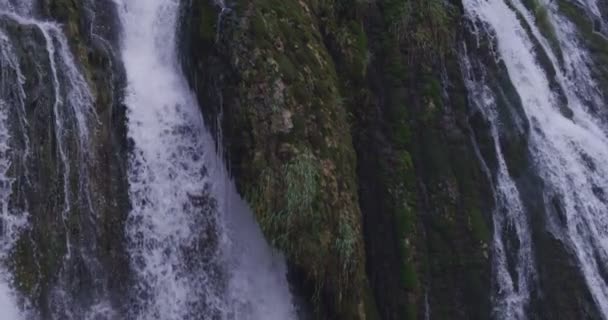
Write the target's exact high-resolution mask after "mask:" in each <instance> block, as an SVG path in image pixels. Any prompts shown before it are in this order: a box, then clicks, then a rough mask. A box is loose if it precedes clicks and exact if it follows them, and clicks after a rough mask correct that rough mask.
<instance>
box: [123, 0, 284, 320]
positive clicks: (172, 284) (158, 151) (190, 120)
mask: <svg viewBox="0 0 608 320" xmlns="http://www.w3.org/2000/svg"><path fill="white" fill-rule="evenodd" d="M118 5H119V7H120V16H121V20H122V23H123V27H124V31H123V32H124V35H123V36H124V37H123V41H122V42H123V44H122V55H123V60H124V64H125V67H126V71H127V80H128V86H127V89H128V92H127V97H126V104H127V106H128V119H129V125H128V130H129V137H130V139H131V140H132V141H133V151H132V155H131V159H130V172H129V181H130V193H129V194H130V198H131V202H132V206H133V209H132V212H131V213H130V216H129V219H128V222H127V231H126V232H127V235H128V242H129V244H128V250H129V253H130V256H131V261H132V263H131V264H132V269H133V271H134V273H135V278H136V279H135V282H136V288H135V289H134V290H133V291H134V292H133V297H134V298H133V303H132V305H131V306H130V310H131V311H130V317H131V318H134V319H146V320H148V319H167V320H169V319H176V320H177V319H291V318H294V308H293V305H292V301H291V298H290V293H289V289H288V285H287V280H286V275H285V274H286V268H285V264H284V262H283V261H282V260H281V258H280V257H278V256H276V255H275V254H273V252H272V251H271V249H270V247H269V246H268V245H267V244H266V243H265V242H264V240H263V237H262V235H261V232H260V230H259V229H258V227H257V225H256V224H255V221H254V220H253V218H252V216H251V213H250V212H249V211H248V209H247V206H246V204H245V203H243V201H242V200H241V199H240V198H239V197H238V196H237V194H236V191H235V189H234V186H233V184H232V183H231V182H230V181H229V178H228V175H227V174H226V172H225V170H224V169H223V165H222V164H221V163H222V162H221V161H220V160H219V158H218V156H217V154H216V150H215V144H214V143H213V141H212V139H211V136H210V134H209V133H208V132H207V131H206V129H205V127H204V124H203V118H202V115H201V112H200V110H199V108H198V106H197V104H196V102H195V101H196V100H195V99H194V97H193V94H192V93H191V92H190V91H189V89H188V86H187V83H186V81H185V79H184V77H183V76H182V74H181V71H180V68H179V65H178V62H177V58H176V43H175V42H176V40H175V32H176V30H175V29H176V22H177V21H176V20H177V19H178V17H177V12H178V6H179V1H177V0H130V1H124V2H122V3H118Z"/></svg>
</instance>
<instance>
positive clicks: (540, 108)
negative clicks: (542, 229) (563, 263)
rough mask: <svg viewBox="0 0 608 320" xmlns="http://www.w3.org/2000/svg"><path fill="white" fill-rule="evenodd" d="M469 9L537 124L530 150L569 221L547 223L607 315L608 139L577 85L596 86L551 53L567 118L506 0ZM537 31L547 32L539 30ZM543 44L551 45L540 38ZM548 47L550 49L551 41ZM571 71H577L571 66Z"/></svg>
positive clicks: (472, 0)
mask: <svg viewBox="0 0 608 320" xmlns="http://www.w3.org/2000/svg"><path fill="white" fill-rule="evenodd" d="M514 3H515V4H516V8H517V7H518V8H519V9H520V10H522V11H523V10H525V9H524V8H523V6H521V5H520V4H519V5H518V3H519V2H518V1H515V2H514ZM465 8H466V11H467V13H468V15H469V16H470V17H471V18H473V19H477V20H480V21H482V22H484V23H486V24H487V25H489V26H490V27H491V29H492V30H493V31H494V35H495V37H496V39H497V42H498V52H499V56H500V57H501V58H502V60H503V61H504V63H505V65H506V67H507V70H508V73H509V76H510V78H511V81H512V83H513V84H514V86H515V88H516V89H517V92H518V93H519V96H520V98H521V100H522V103H523V106H524V109H525V112H526V115H527V117H528V120H529V121H530V123H531V126H532V129H531V131H530V148H531V153H532V156H533V160H534V165H535V167H537V168H538V169H539V170H540V174H541V177H542V178H543V180H544V181H545V182H546V183H547V187H548V188H547V190H546V193H545V197H546V199H545V202H546V203H547V206H551V204H552V203H553V202H552V201H553V199H555V198H557V199H558V200H559V202H560V203H561V205H562V206H563V211H564V215H565V217H564V218H563V219H565V221H563V222H561V221H560V217H556V216H550V217H548V219H549V221H550V225H549V226H548V227H549V229H550V230H551V231H552V232H553V233H554V234H555V235H556V236H557V237H558V238H560V239H562V241H563V242H564V243H565V244H566V245H568V246H570V247H571V248H572V252H573V253H574V254H575V255H576V257H577V258H578V262H579V265H580V268H581V270H582V274H583V276H584V278H585V279H586V281H587V284H588V287H589V290H590V291H591V294H592V296H593V298H594V299H595V302H596V304H597V306H598V308H599V309H600V311H601V313H602V314H603V316H604V317H605V318H608V287H607V286H606V282H605V280H604V279H603V278H602V275H601V270H600V268H601V266H602V265H605V264H606V262H608V255H607V253H608V251H607V249H608V207H607V204H606V200H605V199H601V195H598V190H608V189H606V188H607V187H608V137H607V136H606V134H605V132H604V130H603V129H602V127H601V123H600V122H599V120H597V119H595V118H594V116H593V115H591V114H590V113H589V111H588V110H587V108H585V106H584V104H583V103H582V102H581V100H580V95H579V93H580V91H579V90H577V88H580V87H583V88H584V87H585V86H587V88H593V86H594V84H593V83H592V82H591V81H589V79H588V77H587V76H586V75H585V73H584V69H583V70H578V75H576V73H572V74H567V76H566V75H564V74H561V71H560V70H559V66H558V65H557V64H556V61H555V56H553V55H551V54H550V55H549V56H550V58H551V60H552V62H553V64H554V66H555V68H556V69H557V72H558V74H557V81H558V83H560V85H561V86H562V88H563V90H564V91H565V94H566V97H567V98H568V107H569V108H570V109H571V110H572V111H573V113H574V117H573V119H568V118H567V117H565V116H564V115H562V113H561V112H560V110H559V107H558V106H559V101H558V100H557V99H558V98H557V96H556V94H555V93H554V92H553V91H552V90H551V87H550V85H549V81H548V80H547V76H546V74H545V72H544V70H543V69H542V68H541V67H540V65H539V63H538V61H537V57H536V56H535V54H534V52H535V49H534V47H533V45H532V41H531V39H530V38H529V36H528V34H527V33H526V31H525V30H524V28H523V27H522V26H521V24H520V21H518V19H517V17H516V15H515V13H514V12H513V11H512V10H511V9H510V8H509V7H508V6H507V5H506V4H505V3H504V2H503V0H489V1H480V0H467V1H465ZM524 13H525V12H524ZM529 19H530V17H529V15H528V20H529ZM557 32H558V34H560V37H561V38H560V42H561V43H568V46H564V47H565V48H566V51H565V52H564V53H565V54H564V55H565V56H566V59H571V60H567V61H568V62H569V64H574V65H573V66H574V68H577V67H576V65H575V62H574V60H573V59H580V57H584V54H583V53H581V52H577V51H581V49H580V48H578V49H577V48H576V47H575V45H574V43H573V42H572V41H571V40H566V38H564V34H566V35H567V33H565V31H564V30H563V29H562V30H560V29H558V30H557ZM533 34H534V35H535V36H536V37H541V36H540V33H539V32H538V30H536V28H535V27H533ZM540 41H541V43H544V44H545V45H546V43H547V42H546V41H545V40H543V39H542V38H540ZM545 49H546V50H548V49H547V47H546V46H545ZM575 49H576V50H575ZM577 69H578V68H577ZM568 70H569V71H573V69H571V66H568V67H567V68H566V72H568ZM571 79H576V80H577V81H576V82H573V81H572V80H571ZM596 100H597V99H596ZM601 192H604V191H601ZM564 224H565V226H563V225H564Z"/></svg>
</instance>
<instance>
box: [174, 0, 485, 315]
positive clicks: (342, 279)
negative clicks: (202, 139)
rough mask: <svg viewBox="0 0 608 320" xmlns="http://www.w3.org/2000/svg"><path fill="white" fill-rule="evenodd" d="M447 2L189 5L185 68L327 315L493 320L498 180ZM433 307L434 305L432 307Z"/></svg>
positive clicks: (297, 274)
mask: <svg viewBox="0 0 608 320" xmlns="http://www.w3.org/2000/svg"><path fill="white" fill-rule="evenodd" d="M459 10H460V9H459V8H458V6H454V7H452V6H448V7H446V6H444V5H443V3H442V2H441V1H430V2H429V1H412V2H402V1H385V2H383V3H375V2H356V3H351V2H347V1H326V2H321V3H319V2H315V1H271V0H267V1H256V2H255V3H254V2H252V1H237V2H235V3H231V6H230V8H229V9H224V10H222V9H221V8H220V7H219V6H218V5H216V4H215V3H214V2H207V1H199V2H192V3H190V4H187V7H186V8H185V10H183V14H184V21H185V23H184V25H183V27H182V33H181V35H182V54H183V63H184V70H185V73H186V74H187V76H188V78H189V81H190V83H191V85H192V87H193V89H194V90H195V91H196V93H197V95H198V99H199V102H200V104H201V106H202V108H203V113H204V114H205V116H206V119H207V123H208V125H209V126H210V127H211V128H213V129H214V131H215V132H216V133H217V135H216V138H217V141H218V144H219V145H221V146H222V148H223V151H224V152H225V155H226V158H227V159H228V163H229V166H230V169H231V171H232V173H233V174H234V176H235V178H236V181H237V184H238V186H239V190H240V191H241V193H242V194H244V195H245V196H246V198H247V199H248V201H249V202H250V204H251V205H252V207H253V210H254V212H255V213H256V215H257V217H258V221H259V222H260V224H261V225H262V228H263V230H264V231H265V234H266V236H267V237H268V238H269V239H270V240H271V241H272V242H273V243H274V244H275V245H276V246H277V247H278V248H280V249H281V250H282V251H284V252H285V253H286V255H287V257H288V260H289V262H290V264H291V266H292V268H291V269H292V273H293V283H295V284H296V285H297V287H298V288H299V289H300V290H302V292H303V293H304V294H305V295H306V296H307V297H308V299H309V301H310V302H311V303H312V305H313V308H314V310H315V317H316V318H319V319H365V318H367V319H375V318H381V319H404V318H406V319H418V318H422V317H424V316H425V315H426V314H427V313H428V310H427V309H431V310H433V311H432V312H433V313H432V314H433V318H451V319H484V318H487V317H488V316H489V313H490V310H489V308H490V301H489V296H490V295H489V294H488V293H489V284H490V264H489V257H488V254H489V253H488V245H489V244H488V241H489V237H490V230H489V227H488V221H489V219H490V218H489V216H488V215H487V214H486V213H488V212H490V209H491V207H492V203H491V202H492V200H491V199H492V196H491V194H489V191H488V190H490V188H489V182H488V181H487V178H486V177H485V175H484V174H483V172H482V170H481V169H480V165H479V163H478V161H477V158H476V155H475V152H474V150H473V146H472V144H471V140H470V139H469V131H470V129H469V123H468V113H469V109H468V106H467V99H466V94H465V89H464V87H463V86H462V85H461V84H459V83H461V81H460V78H461V77H460V75H459V66H458V64H457V60H456V53H455V51H454V50H452V48H455V46H454V44H455V43H456V36H457V35H458V30H459V29H460V22H459V19H458V16H459V14H460V12H459ZM425 306H427V307H425Z"/></svg>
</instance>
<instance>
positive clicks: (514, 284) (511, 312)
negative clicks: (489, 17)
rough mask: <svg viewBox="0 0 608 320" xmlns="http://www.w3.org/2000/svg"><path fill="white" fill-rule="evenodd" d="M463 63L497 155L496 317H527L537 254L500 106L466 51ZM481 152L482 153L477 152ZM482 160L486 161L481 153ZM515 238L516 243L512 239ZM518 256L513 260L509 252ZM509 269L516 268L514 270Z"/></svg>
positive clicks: (495, 233) (494, 218)
mask: <svg viewBox="0 0 608 320" xmlns="http://www.w3.org/2000/svg"><path fill="white" fill-rule="evenodd" d="M461 65H462V67H463V76H464V81H465V85H466V87H467V90H468V91H469V95H470V97H471V98H470V99H471V102H472V104H473V106H474V107H475V108H477V109H478V110H479V111H480V112H481V113H482V114H483V115H484V116H485V118H486V119H487V120H488V121H489V122H490V126H491V127H490V135H491V137H492V143H493V145H494V151H495V153H496V158H497V168H496V172H495V173H494V174H492V173H491V172H490V169H489V168H488V166H487V165H484V166H483V167H484V168H485V171H486V173H487V174H488V176H490V179H491V180H492V181H493V182H494V185H495V188H494V190H493V191H494V195H495V202H496V209H495V211H494V213H493V216H492V218H493V227H494V237H493V241H494V244H493V253H492V258H493V260H492V265H493V269H494V278H495V279H494V292H495V293H496V296H495V297H494V303H495V310H494V318H496V319H525V318H526V309H527V307H528V303H529V300H530V286H531V284H533V281H534V278H535V270H534V257H533V252H532V240H531V239H530V237H531V235H530V228H529V222H528V217H527V216H526V213H525V209H524V206H523V204H522V202H521V198H520V195H519V190H518V189H517V187H516V184H515V182H514V181H513V180H512V179H511V177H510V175H509V172H508V168H507V163H506V160H505V157H504V155H503V151H502V147H501V145H500V140H499V139H500V138H499V126H500V125H501V124H500V122H499V115H498V112H499V110H498V107H497V104H496V101H495V100H494V97H493V95H492V91H491V90H490V89H489V88H488V87H487V86H486V85H485V84H484V79H483V77H482V78H481V79H476V78H475V76H474V74H473V70H472V66H471V62H470V60H469V57H468V56H467V55H466V52H465V53H463V57H462V61H461ZM478 153H480V152H479V151H478ZM479 159H480V160H481V161H482V162H484V161H483V158H482V157H481V155H479ZM512 238H515V239H516V244H515V245H514V244H513V243H512V242H513V241H512V240H511V239H512ZM509 254H510V255H513V256H515V257H516V259H515V261H514V262H510V261H509V259H508V258H507V255H509ZM510 264H512V265H510ZM510 270H514V272H511V271H510Z"/></svg>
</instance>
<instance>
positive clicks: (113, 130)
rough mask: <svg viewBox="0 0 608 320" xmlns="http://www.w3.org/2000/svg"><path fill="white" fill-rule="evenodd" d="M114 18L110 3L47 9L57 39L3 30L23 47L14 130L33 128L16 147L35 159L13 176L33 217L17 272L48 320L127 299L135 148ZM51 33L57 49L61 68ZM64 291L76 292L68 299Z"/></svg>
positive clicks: (18, 197)
mask: <svg viewBox="0 0 608 320" xmlns="http://www.w3.org/2000/svg"><path fill="white" fill-rule="evenodd" d="M114 9H115V8H114V4H113V3H112V1H109V0H108V1H94V2H93V1H60V0H57V1H54V0H47V1H41V2H40V3H39V4H38V7H37V8H35V13H34V14H35V16H36V17H43V18H41V19H50V20H53V21H57V22H58V26H59V28H60V29H59V30H57V31H54V29H53V28H54V27H48V30H46V29H44V28H41V27H40V26H38V25H36V24H24V23H22V22H18V21H17V22H11V19H5V20H3V21H4V22H3V23H7V27H6V29H8V30H9V33H10V37H11V38H12V39H14V40H15V41H13V43H18V44H19V47H17V49H16V50H18V51H19V52H18V60H19V64H20V66H21V68H22V70H21V71H22V74H23V81H24V82H23V85H24V86H25V100H24V108H25V114H24V115H23V117H24V118H23V119H21V120H15V121H24V122H26V123H27V125H26V126H25V127H24V128H23V129H22V130H21V131H19V132H18V133H19V134H22V136H21V137H20V138H19V139H23V140H21V142H20V144H19V145H15V146H13V147H14V148H16V149H18V150H21V152H24V151H23V150H24V148H29V152H31V154H28V155H27V156H26V158H24V159H21V160H22V165H23V166H22V167H21V168H22V169H20V170H21V171H18V172H14V174H15V175H16V176H17V178H16V181H17V182H16V185H18V188H19V190H14V191H13V198H14V200H13V201H15V203H19V205H18V206H17V207H19V208H23V209H24V210H26V211H27V212H28V214H29V218H28V219H29V224H28V225H29V226H28V228H27V229H26V230H24V231H23V233H22V235H21V237H20V239H19V240H18V242H17V245H16V247H15V250H14V252H13V256H14V257H13V259H12V265H11V268H12V269H13V273H14V275H15V279H14V281H15V286H16V287H17V288H19V289H20V290H21V291H22V292H23V293H24V296H25V297H27V298H28V300H29V303H30V304H32V306H33V307H35V308H36V309H38V310H39V312H40V316H41V317H43V318H46V317H47V316H48V315H49V314H50V313H53V314H54V315H55V316H61V315H62V312H65V311H66V309H65V308H69V309H70V312H71V313H73V314H74V315H76V316H78V312H79V309H78V308H77V307H74V305H79V306H82V307H83V308H86V307H87V306H88V305H91V304H95V303H96V301H93V300H92V297H95V296H99V294H100V292H101V291H107V294H108V295H110V296H111V297H112V299H113V300H112V303H115V304H116V306H119V305H121V303H122V300H123V299H124V297H122V296H121V295H122V294H123V293H124V292H125V290H126V284H127V281H128V272H127V270H126V268H128V261H127V256H126V254H125V252H124V240H123V229H124V228H123V223H124V220H125V218H126V214H127V212H128V206H129V204H128V198H127V197H128V192H127V181H126V159H127V154H126V152H127V144H126V128H125V108H124V106H123V105H122V104H121V103H122V88H123V87H124V81H123V70H122V66H121V63H120V61H119V60H118V58H117V56H116V53H115V52H116V51H115V48H116V46H117V36H118V34H119V31H118V21H117V20H116V15H115V13H114V12H113V10H114ZM36 19H38V18H36ZM45 30H46V31H49V30H50V31H49V32H47V34H48V36H49V38H50V39H51V40H50V41H51V42H52V45H53V46H54V47H55V51H54V54H55V56H54V57H53V58H54V59H55V65H53V62H51V57H52V56H51V55H49V51H48V48H49V47H48V46H49V42H48V39H45V37H44V32H45ZM59 33H65V35H66V38H67V39H68V41H69V48H68V50H69V52H68V54H66V55H65V56H63V53H64V52H61V50H62V48H63V46H64V45H65V46H67V45H68V44H62V43H61V41H60V39H61V38H62V36H61V35H60V34H59ZM72 57H73V59H74V61H71V60H72ZM70 63H73V66H75V69H70V68H71V66H70ZM53 68H56V69H57V71H58V72H57V82H56V83H55V80H54V78H53V77H54V73H53ZM72 71H73V72H72ZM75 75H79V76H80V77H81V78H79V76H75ZM79 81H84V82H86V83H84V84H82V83H79ZM57 88H58V89H59V90H58V91H53V90H54V89H57ZM89 91H90V92H89ZM89 94H90V95H89ZM88 107H90V108H92V109H91V110H90V111H91V113H88V110H87V108H88ZM70 108H80V109H73V110H74V111H70ZM81 109H83V110H81ZM80 112H82V114H83V115H84V117H83V118H82V119H83V120H82V122H79V121H80V120H78V118H77V115H76V114H77V113H80ZM85 127H86V129H85ZM85 132H86V134H85ZM89 138H90V139H89ZM85 139H86V140H85ZM84 143H86V144H87V145H86V146H85V145H83V144H84ZM26 152H27V151H26ZM64 157H65V158H66V159H68V160H67V161H64ZM66 199H68V200H70V201H69V202H68V201H66ZM102 269H103V270H111V272H109V273H105V272H99V270H102ZM106 275H109V276H106ZM59 283H61V286H62V287H63V288H70V292H60V291H61V289H58V284H59ZM75 301H78V302H79V303H76V302H75ZM119 309H120V308H119V307H118V308H117V310H119Z"/></svg>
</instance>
